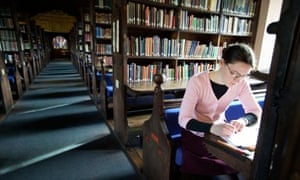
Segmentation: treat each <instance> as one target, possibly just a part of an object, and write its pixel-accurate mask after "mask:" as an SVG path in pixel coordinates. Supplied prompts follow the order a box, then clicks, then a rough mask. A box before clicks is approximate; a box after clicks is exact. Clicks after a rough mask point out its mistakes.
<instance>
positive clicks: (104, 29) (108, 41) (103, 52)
mask: <svg viewBox="0 0 300 180" xmlns="http://www.w3.org/2000/svg"><path fill="white" fill-rule="evenodd" d="M93 10H94V12H93V16H94V19H93V20H94V32H95V33H94V39H95V41H94V47H95V49H94V52H95V64H94V65H95V68H96V70H97V71H99V72H100V71H101V61H103V65H104V67H105V71H107V72H112V29H111V27H112V26H111V21H112V20H111V19H112V2H111V1H109V0H94V7H93Z"/></svg>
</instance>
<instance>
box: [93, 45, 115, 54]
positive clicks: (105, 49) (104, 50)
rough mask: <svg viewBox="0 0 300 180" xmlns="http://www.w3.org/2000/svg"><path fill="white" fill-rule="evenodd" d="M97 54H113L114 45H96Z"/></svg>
mask: <svg viewBox="0 0 300 180" xmlns="http://www.w3.org/2000/svg"><path fill="white" fill-rule="evenodd" d="M96 54H97V55H101V54H109V55H111V54H112V45H111V44H96Z"/></svg>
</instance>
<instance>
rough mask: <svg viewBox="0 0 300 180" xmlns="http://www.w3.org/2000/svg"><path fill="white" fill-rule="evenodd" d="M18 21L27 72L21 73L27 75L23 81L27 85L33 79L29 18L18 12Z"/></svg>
mask: <svg viewBox="0 0 300 180" xmlns="http://www.w3.org/2000/svg"><path fill="white" fill-rule="evenodd" d="M18 23H19V31H20V40H21V50H22V51H23V54H24V60H23V61H24V63H25V66H26V69H27V72H25V71H23V74H25V76H27V77H28V78H27V79H28V80H27V81H25V84H26V87H28V84H30V83H31V82H32V81H33V79H34V74H33V67H32V56H33V52H32V51H33V49H32V44H31V29H30V19H29V17H28V16H27V15H25V14H22V13H20V14H19V15H18Z"/></svg>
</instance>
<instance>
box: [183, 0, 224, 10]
mask: <svg viewBox="0 0 300 180" xmlns="http://www.w3.org/2000/svg"><path fill="white" fill-rule="evenodd" d="M181 5H182V6H183V7H189V8H196V9H201V10H206V11H215V12H218V11H220V5H221V0H182V2H181Z"/></svg>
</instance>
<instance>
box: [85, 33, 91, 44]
mask: <svg viewBox="0 0 300 180" xmlns="http://www.w3.org/2000/svg"><path fill="white" fill-rule="evenodd" d="M84 39H85V41H86V42H91V40H92V36H91V34H90V33H85V35H84Z"/></svg>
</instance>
